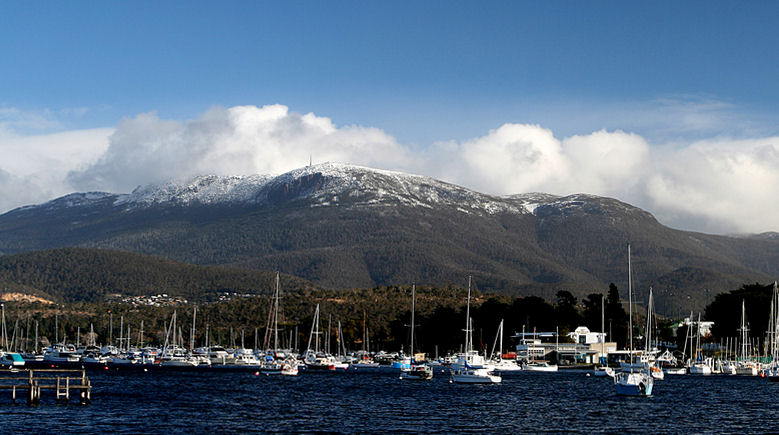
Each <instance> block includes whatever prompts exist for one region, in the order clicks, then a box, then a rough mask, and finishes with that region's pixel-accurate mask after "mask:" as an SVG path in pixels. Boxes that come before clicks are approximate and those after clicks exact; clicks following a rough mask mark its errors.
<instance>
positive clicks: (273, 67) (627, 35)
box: [0, 1, 779, 231]
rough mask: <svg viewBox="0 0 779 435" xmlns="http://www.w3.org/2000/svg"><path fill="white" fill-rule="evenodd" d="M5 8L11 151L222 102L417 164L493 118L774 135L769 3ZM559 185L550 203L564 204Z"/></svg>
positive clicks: (16, 173)
mask: <svg viewBox="0 0 779 435" xmlns="http://www.w3.org/2000/svg"><path fill="white" fill-rule="evenodd" d="M0 6H2V13H1V14H0V67H2V76H1V79H0V133H2V132H3V131H5V132H6V135H8V134H12V135H13V136H14V137H15V140H17V142H18V140H19V137H25V138H26V139H29V138H27V137H28V136H36V137H39V136H40V137H39V139H40V140H44V139H43V138H42V136H43V135H50V134H53V133H57V132H60V133H63V132H75V131H86V130H90V129H106V130H102V134H103V136H105V132H106V131H111V132H113V131H115V129H116V128H117V126H120V125H122V120H123V119H124V120H127V119H134V118H135V117H137V116H139V115H140V114H146V113H149V112H154V113H156V116H157V117H158V118H159V119H160V120H171V121H176V122H182V123H186V122H188V121H191V120H196V119H199V118H200V117H202V116H203V114H204V113H206V112H207V111H208V110H209V109H210V108H213V107H215V106H217V107H223V108H232V107H236V106H245V105H250V106H258V107H262V106H266V105H272V104H281V105H284V106H285V107H287V108H288V110H289V112H291V113H297V114H305V113H309V112H312V113H314V114H316V116H318V117H326V118H329V120H331V121H332V123H333V124H334V126H335V127H336V128H343V127H346V126H354V125H356V126H362V127H366V128H375V129H379V130H380V131H381V132H383V133H385V134H386V135H388V136H390V137H391V138H392V140H394V141H396V142H397V143H399V144H401V145H402V146H403V149H405V150H413V151H416V152H422V153H424V152H426V151H427V150H429V148H431V147H433V146H434V144H436V143H440V142H454V143H456V144H457V146H458V147H459V148H465V144H467V143H469V141H471V142H473V141H478V138H483V137H488V136H489V134H490V132H491V131H494V130H497V129H499V128H500V127H501V126H503V125H506V124H523V125H537V126H539V127H541V128H543V129H548V130H550V131H551V132H553V136H554V137H555V138H557V139H558V140H559V141H560V142H564V139H565V138H569V137H573V136H577V135H579V136H580V135H589V134H591V133H593V132H597V131H600V130H604V129H605V130H606V131H609V132H616V131H622V132H626V133H629V134H636V135H639V136H640V137H641V138H642V139H643V140H645V141H646V142H647V144H648V146H649V147H650V149H651V150H655V149H660V150H663V149H668V148H673V149H685V150H689V149H691V147H692V145H694V144H698V143H701V141H708V142H715V143H717V144H720V145H721V144H722V142H723V140H727V141H730V142H729V143H728V147H729V148H728V149H731V150H732V149H733V147H734V146H736V145H733V144H734V143H735V141H754V140H757V141H758V142H759V141H761V140H762V141H763V142H760V143H752V142H749V143H750V144H751V145H749V146H752V148H751V149H750V150H752V151H753V150H754V149H756V148H759V147H761V146H763V147H764V146H766V145H771V146H773V145H775V142H774V141H773V138H774V137H775V136H776V135H777V134H779V131H777V130H779V122H777V121H778V120H779V109H777V104H776V102H777V101H779V80H777V79H776V78H777V72H779V56H777V52H779V50H777V47H779V32H777V31H776V22H777V21H776V19H777V17H779V3H777V2H750V3H749V4H748V5H744V4H743V3H739V2H718V1H685V2H677V1H667V2H642V3H638V2H622V1H619V2H616V1H615V2H608V1H605V2H555V1H551V2H547V1H539V2H525V1H506V2H458V1H445V2H434V1H425V2H403V1H393V2H374V1H354V2H321V1H299V2H294V1H290V2H259V1H244V2H237V1H227V2H200V1H185V2H152V1H144V2H102V1H100V2H89V1H79V2H40V3H37V2H5V1H3V2H0ZM30 140H31V139H30ZM766 141H767V142H766ZM36 143H37V142H36ZM1 145H2V142H0V146H1ZM744 146H745V145H743V143H742V145H740V146H739V147H740V148H739V149H741V150H742V151H743V147H744ZM95 147H96V148H94V149H97V148H99V147H98V146H97V145H95ZM563 148H564V143H563ZM94 149H93V150H94ZM82 151H83V150H82ZM653 152H654V151H653ZM750 152H751V151H750ZM433 154H435V153H433ZM752 154H754V153H752ZM750 155H751V154H750ZM416 157H417V158H430V156H429V155H425V154H418V155H416ZM665 157H666V159H670V160H673V157H667V156H665ZM731 157H732V156H731ZM96 158H97V157H96ZM662 160H663V159H661V158H654V157H653V158H651V159H649V163H650V164H651V166H653V167H654V166H655V165H662V164H663V163H662ZM93 161H94V159H92V160H90V161H89V162H82V163H83V164H87V163H90V162H93ZM374 163H375V162H374ZM379 163H381V162H379ZM22 166H23V165H19V166H18V167H22ZM384 166H393V168H400V169H409V170H411V169H413V170H422V171H423V172H434V171H425V170H424V169H425V168H423V167H408V165H403V164H397V162H395V163H393V164H388V165H384ZM467 169H468V168H465V169H462V170H461V172H464V171H466V170H467ZM2 170H4V171H5V173H6V174H10V175H8V177H9V178H10V177H11V176H13V177H14V180H15V182H17V183H19V182H33V181H34V180H32V179H31V178H29V177H30V173H23V171H21V170H20V169H14V170H10V169H8V168H4V167H3V164H2V163H0V171H2ZM72 170H74V168H73V167H70V168H68V171H72ZM456 172H457V171H455V170H452V171H450V172H449V173H448V174H438V173H429V174H428V175H433V176H440V177H442V178H445V179H446V178H447V176H449V178H450V179H451V181H453V182H462V183H464V184H465V182H469V183H470V184H471V186H470V187H474V188H482V189H486V190H489V189H490V188H491V189H492V190H493V191H494V193H501V194H502V193H506V191H507V190H510V189H512V188H523V187H528V188H530V187H536V186H526V185H517V186H513V187H511V186H509V187H495V186H492V187H490V186H489V185H480V184H479V183H478V182H474V181H473V180H469V179H465V178H457V177H456V176H454V175H451V174H454V173H456ZM0 175H2V172H0ZM82 179H83V177H82ZM138 181H139V182H142V181H144V180H142V179H139V180H138ZM148 181H149V182H154V181H158V180H156V179H154V177H151V179H149V180H148ZM667 181H668V180H666V183H665V185H666V186H668V185H669V183H668V182H667ZM677 182H678V180H673V182H672V183H670V184H677ZM570 184H571V183H568V184H567V185H565V186H563V185H560V188H559V189H557V190H558V191H557V192H554V193H560V194H564V193H571V192H566V191H565V189H567V188H568V187H567V186H570ZM584 185H585V186H587V183H585V184H584ZM72 187H73V188H79V187H80V186H72ZM538 187H546V188H548V189H550V190H555V187H556V185H554V184H552V183H551V182H550V183H547V184H546V185H543V184H542V185H540V186H538ZM47 189H48V190H47ZM43 190H44V191H47V192H49V193H51V194H58V193H60V192H55V191H54V190H52V189H50V188H44V189H43ZM591 193H597V194H613V192H611V191H603V192H591ZM617 193H620V192H617ZM621 193H624V196H625V197H624V198H621V199H624V200H626V201H629V202H634V203H638V204H639V205H642V206H644V207H647V208H651V209H652V211H655V212H660V213H665V215H664V216H666V217H667V218H668V219H669V220H670V221H671V222H678V223H677V225H678V226H682V227H689V228H694V227H696V225H698V227H699V228H703V229H707V230H713V231H728V230H729V229H733V230H737V229H738V228H727V225H725V226H723V225H722V224H721V223H711V222H709V223H705V222H703V223H702V222H701V221H700V220H696V219H697V218H695V216H689V213H688V211H684V212H682V211H680V210H678V209H677V210H676V211H674V210H673V207H670V206H668V207H666V208H667V209H668V210H665V211H663V210H664V209H663V207H662V206H658V201H656V200H653V199H652V198H649V196H650V195H648V194H646V193H644V194H643V196H634V197H631V196H630V195H631V193H630V192H621ZM0 194H2V192H0ZM42 195H43V194H42ZM43 196H45V195H43ZM34 199H38V197H35V198H31V199H30V200H34ZM0 202H2V198H1V197H0ZM653 207H654V208H653ZM723 208H726V207H723ZM674 213H681V215H684V216H681V215H678V216H677V215H674ZM685 213H687V214H685ZM680 216H681V217H680ZM674 219H677V221H674ZM696 222H697V223H696ZM766 229H769V228H766Z"/></svg>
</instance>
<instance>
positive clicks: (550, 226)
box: [0, 163, 779, 300]
mask: <svg viewBox="0 0 779 435" xmlns="http://www.w3.org/2000/svg"><path fill="white" fill-rule="evenodd" d="M628 241H630V242H631V243H632V246H633V260H634V264H635V265H636V267H635V268H634V278H635V280H636V284H637V286H639V287H638V288H644V289H646V288H648V286H649V285H656V286H663V287H665V288H670V287H673V288H675V289H676V291H675V292H674V293H675V294H676V295H677V296H679V297H686V296H691V298H690V300H695V299H696V295H697V294H699V293H701V290H700V289H701V288H704V287H706V288H709V289H714V288H716V289H718V290H721V291H725V290H731V289H732V287H733V286H736V287H738V286H739V285H740V284H742V283H744V282H755V281H760V280H764V279H765V280H767V279H769V278H770V279H772V278H771V277H772V276H776V275H779V241H778V240H776V239H775V238H768V237H765V238H734V237H722V236H711V235H705V234H698V233H689V232H683V231H677V230H673V229H670V228H667V227H664V226H663V225H661V224H660V223H658V222H657V221H656V220H655V219H654V217H652V216H651V215H650V214H649V213H647V212H645V211H643V210H641V209H639V208H636V207H633V206H631V205H629V204H626V203H623V202H620V201H618V200H615V199H610V198H602V197H597V196H592V195H586V194H578V195H571V196H565V197H559V196H554V195H549V194H544V193H527V194H518V195H510V196H494V195H487V194H483V193H479V192H475V191H473V190H469V189H466V188H463V187H459V186H455V185H452V184H448V183H445V182H442V181H439V180H435V179H432V178H429V177H424V176H419V175H411V174H405V173H400V172H391V171H383V170H376V169H370V168H364V167H359V166H353V165H345V164H335V163H326V164H321V165H314V166H308V167H304V168H300V169H296V170H294V171H290V172H288V173H285V174H282V175H277V176H268V175H252V176H234V177H219V176H213V175H211V176H201V177H196V178H193V179H191V180H186V181H176V182H173V181H172V182H168V183H162V184H158V185H149V186H142V187H138V188H137V189H135V190H134V191H133V192H131V193H127V194H113V193H100V192H91V193H74V194H71V195H67V196H65V197H62V198H58V199H55V200H53V201H50V202H47V203H44V204H40V205H36V206H28V207H23V208H20V209H16V210H13V211H10V212H8V213H5V214H3V215H0V253H5V254H12V253H16V252H23V251H29V250H39V249H48V248H56V247H63V246H87V247H101V248H108V249H120V250H127V251H134V252H139V253H144V254H154V255H159V256H163V257H167V258H171V259H175V260H180V261H185V262H190V263H196V264H211V265H231V266H235V267H243V268H253V269H264V270H276V269H280V270H281V271H283V272H286V273H290V274H294V275H297V276H300V277H303V278H307V279H309V280H312V281H314V282H317V283H319V284H321V285H324V286H330V287H372V286H376V285H391V284H402V283H408V282H422V283H432V284H442V285H443V284H450V283H462V281H463V279H465V277H467V276H468V275H469V274H470V275H474V276H475V277H476V278H477V282H479V283H480V286H481V288H492V289H496V290H502V291H505V292H509V293H533V294H539V295H542V296H546V297H549V298H553V297H554V293H555V292H556V291H557V290H560V289H568V290H571V291H574V292H578V293H580V294H581V293H584V292H592V291H603V290H604V289H605V288H606V287H607V285H608V283H609V282H616V283H617V284H621V283H624V282H626V281H627V270H626V268H627V264H626V252H625V251H626V244H627V242H628ZM621 287H624V285H621Z"/></svg>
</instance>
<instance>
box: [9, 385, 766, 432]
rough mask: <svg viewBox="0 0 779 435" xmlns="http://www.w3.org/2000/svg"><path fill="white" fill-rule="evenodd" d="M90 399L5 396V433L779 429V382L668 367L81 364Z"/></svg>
mask: <svg viewBox="0 0 779 435" xmlns="http://www.w3.org/2000/svg"><path fill="white" fill-rule="evenodd" d="M89 376H90V379H91V380H92V385H93V390H92V404H90V405H79V404H78V401H71V402H70V403H68V404H65V403H56V402H55V400H54V398H53V397H48V398H46V397H44V398H43V400H42V403H41V404H40V405H38V406H28V405H27V404H26V403H25V402H24V400H18V401H17V402H16V404H12V403H11V400H10V395H9V397H0V427H2V428H3V429H5V430H4V432H5V433H20V432H23V433H38V432H55V431H61V430H67V431H68V432H76V433H94V432H110V433H139V432H143V433H205V432H220V433H236V432H253V433H265V432H285V433H287V432H320V431H324V432H341V433H354V432H432V433H455V432H491V433H497V432H504V433H518V432H545V431H546V432H612V433H613V432H619V433H647V432H660V433H680V432H687V433H707V432H711V433H748V432H761V433H762V432H775V431H777V430H779V413H776V412H775V410H776V400H777V397H779V383H771V382H769V381H768V380H766V379H763V378H759V377H736V376H710V377H697V376H691V375H686V376H668V377H667V378H666V380H664V381H658V382H656V385H655V392H654V395H653V396H651V397H645V398H635V397H618V396H616V395H615V393H614V385H613V382H612V380H611V379H610V378H595V377H588V376H587V375H586V373H585V372H580V371H561V372H558V373H523V372H519V373H512V374H507V375H504V378H503V382H502V383H501V384H495V385H457V384H451V383H449V377H448V375H446V374H443V373H440V372H438V373H436V374H435V378H434V379H433V380H432V381H401V380H399V379H398V376H397V374H393V373H391V372H386V371H383V372H374V373H368V372H366V373H360V372H338V373H332V372H325V373H301V375H300V376H297V377H281V376H263V375H255V374H254V373H251V372H234V373H230V372H221V373H220V372H148V373H146V372H135V371H134V372H123V371H115V370H106V371H96V372H93V373H90V375H89Z"/></svg>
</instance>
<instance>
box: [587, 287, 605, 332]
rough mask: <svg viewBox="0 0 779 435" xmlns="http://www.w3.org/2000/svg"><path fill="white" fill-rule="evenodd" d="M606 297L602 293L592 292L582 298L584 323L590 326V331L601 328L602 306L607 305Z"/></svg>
mask: <svg viewBox="0 0 779 435" xmlns="http://www.w3.org/2000/svg"><path fill="white" fill-rule="evenodd" d="M605 299H606V298H605V297H603V295H602V294H601V293H590V294H589V295H587V297H586V298H584V299H582V305H583V306H584V309H583V310H582V323H584V326H586V327H588V328H590V331H600V330H601V306H602V305H605V303H606V301H605Z"/></svg>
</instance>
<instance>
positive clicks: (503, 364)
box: [490, 319, 522, 372]
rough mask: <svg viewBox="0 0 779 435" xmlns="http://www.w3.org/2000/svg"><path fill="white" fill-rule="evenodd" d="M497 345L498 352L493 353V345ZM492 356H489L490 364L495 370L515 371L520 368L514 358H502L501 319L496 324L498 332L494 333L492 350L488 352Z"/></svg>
mask: <svg viewBox="0 0 779 435" xmlns="http://www.w3.org/2000/svg"><path fill="white" fill-rule="evenodd" d="M496 345H497V347H498V353H497V354H496V353H495V346H496ZM490 353H491V354H492V357H491V358H490V364H492V365H493V366H494V368H495V370H497V371H499V372H516V371H520V370H522V366H521V365H519V364H517V360H516V359H503V319H500V324H499V325H498V333H497V334H496V335H495V342H493V343H492V351H491V352H490Z"/></svg>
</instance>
